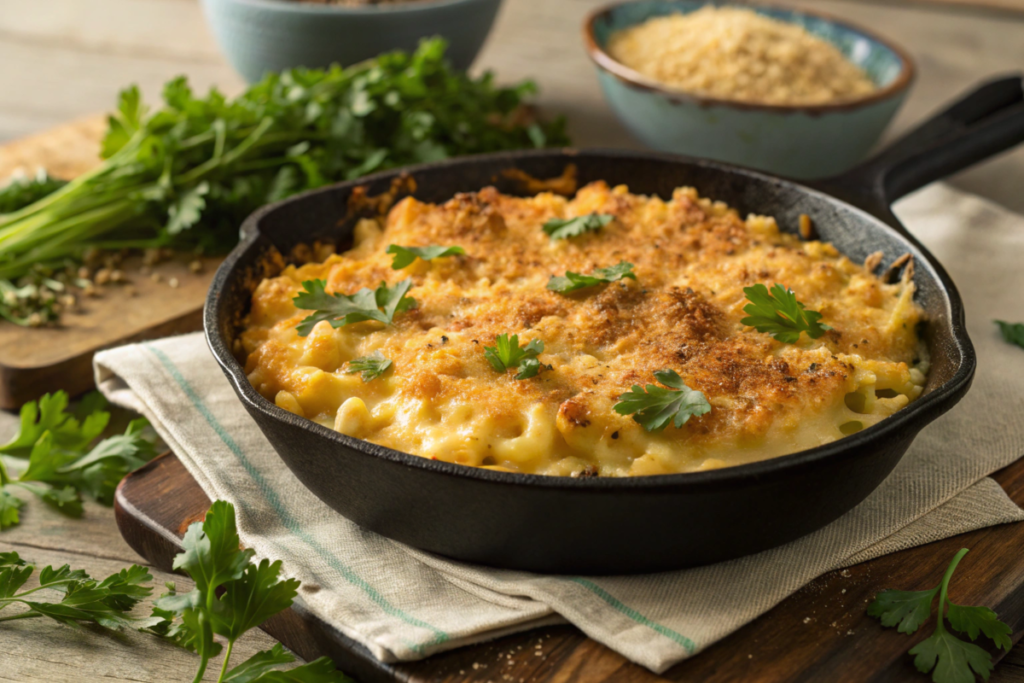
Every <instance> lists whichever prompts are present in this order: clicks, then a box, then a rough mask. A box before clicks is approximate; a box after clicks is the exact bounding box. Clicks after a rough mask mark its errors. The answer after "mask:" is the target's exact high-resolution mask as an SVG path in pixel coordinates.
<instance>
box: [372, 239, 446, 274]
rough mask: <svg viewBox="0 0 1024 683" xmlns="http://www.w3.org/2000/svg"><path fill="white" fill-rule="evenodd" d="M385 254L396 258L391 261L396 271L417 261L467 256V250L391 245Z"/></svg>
mask: <svg viewBox="0 0 1024 683" xmlns="http://www.w3.org/2000/svg"><path fill="white" fill-rule="evenodd" d="M385 253H387V254H394V256H395V258H394V259H392V261H391V268H392V269H394V270H401V269H402V268H405V267H406V266H408V265H410V264H411V263H412V262H414V261H415V260H416V259H423V260H424V261H432V260H434V259H436V258H442V257H444V256H457V255H459V254H465V253H466V250H465V249H463V248H462V247H438V246H430V247H403V246H400V245H398V244H391V245H389V246H388V248H387V251H386V252H385Z"/></svg>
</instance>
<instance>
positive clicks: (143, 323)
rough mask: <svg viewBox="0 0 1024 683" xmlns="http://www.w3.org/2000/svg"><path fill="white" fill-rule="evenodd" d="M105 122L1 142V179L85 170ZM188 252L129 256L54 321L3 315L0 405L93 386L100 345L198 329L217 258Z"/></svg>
mask: <svg viewBox="0 0 1024 683" xmlns="http://www.w3.org/2000/svg"><path fill="white" fill-rule="evenodd" d="M105 130H106V123H105V118H104V117H91V118H88V119H82V120H80V121H75V122H72V123H69V124H66V125H63V126H59V127H57V128H53V129H51V130H48V131H46V132H44V133H40V134H38V135H34V136H31V137H27V138H24V139H21V140H16V141H14V142H11V143H8V144H7V145H4V146H2V147H0V184H4V183H6V182H7V178H9V177H10V176H11V174H12V173H14V172H16V171H19V170H20V171H22V172H24V173H27V174H29V175H33V174H35V172H36V170H37V169H39V168H44V169H46V170H47V171H48V172H49V173H50V174H51V175H53V176H54V177H58V178H65V179H67V178H73V177H75V176H77V175H79V174H81V173H84V172H85V171H88V170H89V169H91V168H92V167H94V166H95V165H96V164H98V163H99V141H100V139H101V138H102V136H103V133H104V131H105ZM192 260H194V259H193V258H192V257H190V256H187V255H184V256H179V257H176V258H175V259H173V260H170V261H166V262H164V263H161V264H158V265H156V266H153V267H152V269H151V271H152V272H148V271H147V272H140V268H141V267H142V260H141V257H139V258H134V259H128V260H127V261H126V262H125V264H124V265H123V266H122V268H121V269H122V270H123V271H124V273H125V276H126V279H127V281H126V282H125V283H124V284H123V285H120V286H108V287H102V288H99V289H98V292H99V295H98V296H96V297H88V298H87V297H80V304H79V306H78V309H77V310H76V311H74V312H72V313H67V314H65V315H64V316H63V317H62V320H61V325H60V326H59V327H51V328H39V329H27V328H23V327H18V326H17V325H12V324H10V323H7V322H4V321H0V408H7V409H14V408H17V407H19V406H20V405H21V404H23V403H25V402H26V401H31V400H33V399H36V398H38V397H39V396H41V395H43V394H45V393H47V392H53V391H57V390H58V389H63V390H65V391H67V392H68V393H69V394H71V395H72V396H74V395H76V394H80V393H82V392H84V391H87V390H89V389H91V388H92V387H93V386H94V385H93V374H92V357H93V354H95V353H96V352H97V351H99V350H101V349H105V348H109V347H112V346H119V345H121V344H126V343H128V342H132V341H140V340H143V339H155V338H157V337H165V336H167V335H171V334H183V333H185V332H193V331H195V330H199V329H202V324H203V321H202V312H203V302H204V301H205V299H206V291H207V289H208V288H209V284H210V280H211V279H212V278H213V273H214V271H215V270H216V269H217V265H218V264H219V263H220V259H210V258H205V259H201V262H202V264H203V268H202V270H201V272H199V273H193V272H192V270H191V269H190V268H189V264H190V263H191V261H192ZM154 274H156V276H157V277H158V279H154ZM172 282H173V283H176V284H177V286H176V287H172V286H171V284H172Z"/></svg>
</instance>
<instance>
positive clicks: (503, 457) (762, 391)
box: [241, 182, 927, 476]
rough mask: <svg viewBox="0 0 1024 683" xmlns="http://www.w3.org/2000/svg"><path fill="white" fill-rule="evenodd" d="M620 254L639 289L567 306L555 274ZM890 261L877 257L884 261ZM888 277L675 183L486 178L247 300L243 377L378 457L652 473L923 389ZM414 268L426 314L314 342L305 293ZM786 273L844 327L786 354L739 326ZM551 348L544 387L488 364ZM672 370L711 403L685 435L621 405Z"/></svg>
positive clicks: (805, 299)
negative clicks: (452, 249) (538, 189)
mask: <svg viewBox="0 0 1024 683" xmlns="http://www.w3.org/2000/svg"><path fill="white" fill-rule="evenodd" d="M592 212H596V213H600V214H612V215H613V216H614V217H615V219H614V220H613V221H612V222H611V223H609V224H608V225H607V226H606V227H603V228H601V229H600V230H599V231H597V232H590V233H587V234H584V235H582V236H579V237H573V238H570V239H567V240H552V239H550V238H549V237H548V236H547V235H546V234H545V233H544V232H543V230H542V225H543V224H544V223H545V222H546V221H547V220H549V219H551V218H554V217H560V218H564V217H571V216H580V215H585V214H589V213H592ZM390 244H397V245H402V246H426V245H444V246H452V245H456V246H461V247H463V248H464V249H465V251H466V254H465V255H464V256H454V257H446V258H440V259H435V260H433V261H430V262H424V261H422V260H417V261H416V262H414V263H413V264H412V265H411V266H409V267H407V268H405V269H403V270H401V271H395V270H392V268H391V260H392V257H391V256H390V255H388V254H386V253H385V250H386V249H387V247H388V245H390ZM620 260H625V261H628V262H629V263H632V264H634V266H635V267H634V272H635V273H636V275H637V278H638V279H637V281H635V282H634V281H632V280H622V281H619V282H615V283H611V284H607V285H600V286H598V287H594V288H590V289H585V290H580V291H577V292H574V293H572V294H568V295H563V294H558V293H555V292H552V291H549V290H547V289H546V285H547V282H548V279H549V278H550V277H551V276H552V275H562V274H564V273H565V271H567V270H570V271H573V272H580V273H591V272H593V271H594V270H595V269H596V268H603V267H606V266H610V265H614V264H616V263H618V262H619V261H620ZM875 265H877V263H876V264H875ZM907 275H908V274H907V273H905V276H904V278H903V279H902V281H900V282H897V283H895V284H885V283H883V282H882V280H881V279H880V278H878V277H877V276H875V275H874V274H873V273H872V272H870V270H869V269H868V268H865V267H864V266H861V265H858V264H855V263H852V262H851V261H850V260H849V259H847V258H846V257H844V256H842V255H841V254H839V252H838V251H837V250H836V249H835V248H834V247H833V246H831V245H830V244H827V243H823V242H817V241H808V242H801V241H800V240H799V239H798V238H797V237H795V236H793V235H790V234H787V233H783V232H780V230H779V228H778V226H777V225H776V223H775V221H774V219H772V218H768V217H763V216H750V217H748V218H747V219H746V220H743V219H741V218H740V217H739V216H738V215H737V213H736V212H735V211H733V210H732V209H729V208H728V207H727V206H725V205H724V204H722V203H719V202H711V201H709V200H707V199H702V198H700V197H698V195H697V193H696V192H695V191H694V190H693V189H691V188H681V189H679V190H676V192H675V193H674V195H673V197H672V199H671V200H669V201H664V200H662V199H659V198H658V197H647V196H642V195H635V194H631V193H630V192H629V191H628V189H627V188H626V187H621V186H620V187H615V188H609V187H608V186H607V185H606V184H604V183H601V182H598V183H593V184H591V185H588V186H586V187H584V188H582V189H581V190H580V191H579V192H578V193H577V194H576V196H575V197H574V198H573V199H571V200H570V199H566V198H563V197H560V196H556V195H553V194H550V193H543V194H539V195H537V196H535V197H529V198H518V197H512V196H508V195H503V194H500V193H499V192H498V191H496V190H495V189H493V188H486V189H484V190H482V191H480V192H479V193H475V194H461V195H458V196H456V197H455V198H454V199H452V200H450V201H448V202H447V203H445V204H442V205H434V204H425V203H422V202H419V201H417V200H415V199H412V198H407V199H405V200H403V201H402V202H400V203H399V204H398V205H396V206H395V207H394V208H393V209H392V210H391V211H390V213H389V214H388V216H387V218H386V220H384V221H381V222H378V221H373V220H363V221H361V222H360V223H359V224H358V225H357V227H356V230H355V246H354V248H352V249H351V250H350V251H348V252H346V253H344V254H341V255H332V256H330V257H329V258H327V259H326V260H325V261H324V262H323V263H312V264H307V265H303V266H300V267H295V266H288V267H286V268H285V269H284V271H283V272H282V273H281V275H280V276H278V277H274V278H269V279H266V280H264V281H263V282H262V283H261V284H260V285H259V286H258V288H257V289H256V291H255V293H254V294H253V297H252V309H251V312H250V314H249V316H248V318H247V320H246V323H245V329H244V331H243V332H242V334H241V343H242V348H243V351H244V354H245V355H246V356H247V362H246V372H247V373H248V376H249V380H250V381H251V382H252V384H253V385H254V386H255V387H256V389H257V390H258V391H259V392H260V393H261V394H262V395H263V396H265V397H267V398H268V399H270V400H273V401H275V402H276V403H277V405H278V406H280V407H282V408H284V409H286V410H289V411H291V412H293V413H296V414H298V415H301V416H305V417H307V418H309V419H311V420H315V421H317V422H319V423H320V424H323V425H326V426H328V427H333V428H334V429H336V430H338V431H340V432H343V433H345V434H348V435H350V436H354V437H357V438H361V439H366V440H369V441H372V442H374V443H377V444H381V445H383V446H388V447H390V448H394V449H397V450H400V451H404V452H406V453H412V454H416V455H420V456H423V457H427V458H433V459H437V460H446V461H449V462H454V463H461V464H464V465H471V466H477V467H489V468H493V469H500V470H508V471H515V472H527V473H539V474H549V475H578V474H580V473H584V474H588V475H590V474H594V473H597V474H599V475H600V476H630V475H648V474H661V473H670V472H689V471H695V470H705V469H711V468H716V467H723V466H729V465H737V464H741V463H747V462H751V461H756V460H763V459H766V458H771V457H775V456H779V455H783V454H786V453H792V452H796V451H799V450H803V449H806V448H811V447H814V446H818V445H821V444H825V443H828V442H831V441H834V440H836V439H840V438H842V437H843V436H845V435H848V434H850V433H853V432H855V431H858V430H859V429H862V428H864V427H866V426H868V425H871V424H873V423H875V422H877V421H879V420H881V419H883V418H885V417H886V416H888V415H890V414H892V413H893V412H895V411H896V410H899V409H900V408H902V407H904V406H906V405H907V404H908V403H909V402H910V401H912V400H913V399H915V398H916V397H917V396H918V395H919V394H920V393H921V389H922V386H923V384H924V373H925V372H926V370H927V360H926V359H925V357H924V349H923V347H922V344H921V343H920V342H919V340H918V337H917V333H916V328H917V324H918V322H919V321H920V320H921V319H922V315H923V313H922V311H921V309H920V308H919V307H918V306H917V305H916V304H915V303H914V301H913V294H914V287H913V284H912V282H911V281H910V278H909V277H908V276H907ZM406 278H411V279H412V281H413V283H414V286H413V287H412V289H411V290H410V292H409V296H412V297H414V298H415V299H416V301H417V302H418V306H417V308H415V309H413V310H410V311H407V312H404V313H400V314H398V315H397V316H396V317H395V320H394V324H392V325H384V324H382V323H379V322H375V321H369V322H361V323H355V324H351V325H346V326H344V327H340V328H338V329H334V328H332V327H331V325H330V324H329V323H328V322H320V323H318V324H317V326H316V327H315V328H314V329H313V331H312V332H311V333H310V334H309V335H308V336H307V337H300V336H299V335H298V334H297V333H296V330H295V327H296V325H297V324H298V323H299V322H300V321H301V320H302V319H303V318H304V317H306V316H307V315H308V314H309V313H310V311H304V310H298V309H296V308H295V306H294V305H293V303H292V298H293V297H295V296H296V294H297V293H298V292H299V291H300V290H301V282H303V281H305V280H312V279H324V280H326V281H327V291H328V292H340V293H345V294H352V293H354V292H355V291H357V290H358V289H360V288H362V287H369V288H371V289H372V288H375V287H376V286H377V285H379V284H380V282H381V281H386V282H388V283H389V284H394V283H396V282H399V281H401V280H403V279H406ZM776 282H778V283H782V284H783V285H785V286H788V287H790V288H791V289H793V290H794V292H795V293H796V296H797V298H798V299H799V300H800V301H801V302H802V303H803V304H804V305H805V306H806V307H807V308H808V309H812V310H816V311H819V312H821V314H822V316H823V319H822V322H824V323H827V324H828V325H831V326H832V328H833V330H832V331H830V332H828V333H826V335H825V336H823V337H821V338H819V339H817V340H811V339H809V338H808V337H807V335H806V334H803V335H801V337H800V340H799V342H798V343H797V344H783V343H780V342H778V341H776V340H774V339H773V338H772V337H771V336H770V335H768V334H766V333H761V332H757V331H755V330H754V329H752V328H749V327H745V326H744V325H742V324H740V320H741V319H742V318H743V317H745V314H744V313H743V310H742V309H743V307H744V306H745V305H746V304H747V303H748V302H747V301H746V298H745V295H744V293H743V288H744V287H748V286H750V285H753V284H755V283H763V284H765V285H767V286H769V287H770V286H771V285H772V284H774V283H776ZM503 333H508V334H514V333H517V334H518V335H519V339H520V344H521V345H523V346H525V345H526V343H527V342H529V341H530V340H532V339H541V340H543V342H544V345H545V347H544V352H543V353H542V354H541V355H540V361H541V362H542V363H544V364H545V365H550V366H551V369H550V370H548V369H544V370H542V371H541V373H540V374H539V375H538V376H536V377H534V378H531V379H526V380H516V379H515V371H514V370H513V371H509V372H507V373H505V374H500V373H498V372H496V371H495V370H494V369H493V368H492V367H491V366H490V365H489V364H488V362H487V361H486V359H485V358H484V346H493V345H494V340H495V337H496V336H497V335H499V334H503ZM374 351H380V352H381V353H383V355H384V356H386V357H387V358H389V359H391V360H392V361H393V367H392V368H391V369H390V370H389V371H388V372H387V373H385V374H384V375H383V376H381V377H380V378H378V379H375V380H372V381H370V382H363V381H362V379H361V378H360V375H358V374H347V373H346V369H347V367H346V364H347V363H348V361H350V360H352V359H354V358H357V357H360V356H365V355H368V354H370V353H372V352H374ZM662 368H669V369H673V370H675V371H676V372H678V373H679V375H680V376H681V377H682V378H683V380H684V381H685V382H686V384H687V385H688V386H689V387H691V388H693V389H696V390H699V391H701V392H703V393H704V394H705V396H707V398H708V400H709V402H710V403H711V406H712V410H711V412H710V413H708V414H706V415H702V416H700V417H694V418H691V419H690V421H689V422H688V423H687V424H685V425H684V426H683V427H682V428H679V429H677V428H675V427H673V426H669V427H667V428H666V429H665V430H663V431H661V432H654V433H651V432H647V431H645V430H644V429H643V427H641V426H640V425H639V424H638V423H637V422H635V421H634V420H633V419H632V417H631V416H628V415H625V416H623V415H619V414H617V413H616V412H615V411H614V410H613V409H612V407H613V405H614V404H615V403H616V402H617V399H618V396H620V395H621V394H622V393H624V392H626V391H628V390H629V389H630V387H631V386H632V385H634V384H640V385H646V384H648V383H654V382H655V380H654V377H653V373H654V372H655V371H657V370H660V369H662Z"/></svg>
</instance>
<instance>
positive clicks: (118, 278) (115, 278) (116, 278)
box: [110, 270, 124, 282]
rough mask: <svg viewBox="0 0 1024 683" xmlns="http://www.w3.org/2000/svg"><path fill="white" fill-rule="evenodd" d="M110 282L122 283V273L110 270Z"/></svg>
mask: <svg viewBox="0 0 1024 683" xmlns="http://www.w3.org/2000/svg"><path fill="white" fill-rule="evenodd" d="M110 281H111V282H124V271H122V270H112V271H110Z"/></svg>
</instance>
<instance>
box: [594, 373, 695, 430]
mask: <svg viewBox="0 0 1024 683" xmlns="http://www.w3.org/2000/svg"><path fill="white" fill-rule="evenodd" d="M654 377H655V378H656V379H657V380H658V381H659V382H661V383H662V384H664V385H665V386H666V387H671V388H670V389H665V388H663V387H659V386H657V385H654V384H648V385H647V389H646V391H645V390H644V388H643V387H641V386H640V385H638V384H634V385H633V388H632V389H630V390H629V391H627V392H626V393H624V394H622V395H621V396H619V402H618V403H616V404H615V405H614V406H613V408H614V410H615V412H617V413H618V414H619V415H630V414H632V415H633V420H635V421H636V422H638V423H639V424H641V425H642V426H643V428H644V429H646V430H647V431H649V432H658V431H661V430H662V429H664V428H665V427H667V426H668V425H669V423H670V422H671V423H673V424H675V426H676V429H678V428H680V427H682V426H683V425H684V424H686V423H687V421H689V419H690V418H691V417H693V416H695V415H704V414H705V413H709V412H711V404H710V403H708V399H707V398H706V397H705V396H704V394H702V393H701V392H699V391H694V390H693V389H691V388H690V387H688V386H686V384H684V383H683V378H682V377H680V376H679V375H678V374H677V373H676V371H675V370H668V369H665V370H658V371H657V372H655V373H654Z"/></svg>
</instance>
